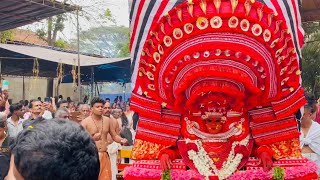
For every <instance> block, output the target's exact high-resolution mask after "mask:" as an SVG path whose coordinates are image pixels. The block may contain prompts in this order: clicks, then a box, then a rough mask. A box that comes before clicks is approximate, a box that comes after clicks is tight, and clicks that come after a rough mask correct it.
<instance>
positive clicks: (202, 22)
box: [196, 17, 209, 30]
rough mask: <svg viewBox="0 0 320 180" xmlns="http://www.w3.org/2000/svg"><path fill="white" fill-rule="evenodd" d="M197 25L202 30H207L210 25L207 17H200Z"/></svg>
mask: <svg viewBox="0 0 320 180" xmlns="http://www.w3.org/2000/svg"><path fill="white" fill-rule="evenodd" d="M196 25H197V27H198V28H199V29H200V30H203V29H206V28H207V27H208V25H209V22H208V19H207V18H205V17H198V19H197V23H196Z"/></svg>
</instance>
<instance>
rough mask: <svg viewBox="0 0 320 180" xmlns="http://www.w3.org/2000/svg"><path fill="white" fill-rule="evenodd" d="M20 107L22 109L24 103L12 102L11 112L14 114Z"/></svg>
mask: <svg viewBox="0 0 320 180" xmlns="http://www.w3.org/2000/svg"><path fill="white" fill-rule="evenodd" d="M20 109H22V104H20V103H16V104H12V105H11V106H10V108H9V110H10V113H11V114H13V113H14V112H15V111H19V110H20Z"/></svg>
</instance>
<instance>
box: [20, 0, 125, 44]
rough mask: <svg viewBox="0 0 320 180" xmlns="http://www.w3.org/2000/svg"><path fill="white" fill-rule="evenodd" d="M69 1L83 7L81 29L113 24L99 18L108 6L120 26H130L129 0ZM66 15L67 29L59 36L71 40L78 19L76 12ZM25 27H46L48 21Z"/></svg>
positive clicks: (75, 32) (32, 28)
mask: <svg viewBox="0 0 320 180" xmlns="http://www.w3.org/2000/svg"><path fill="white" fill-rule="evenodd" d="M60 1H61V0H60ZM69 3H71V4H76V5H79V6H81V7H82V9H83V12H82V13H81V15H80V18H79V25H80V29H81V31H84V30H88V29H89V28H91V27H99V26H103V25H113V24H112V23H105V22H103V21H102V20H101V19H99V17H100V16H102V15H103V14H104V12H105V10H106V9H107V8H109V9H110V10H111V14H112V15H113V16H114V18H115V20H116V23H117V25H118V26H126V27H129V6H128V0H69ZM66 16H67V19H68V20H67V21H66V22H65V29H64V30H63V32H62V33H60V34H58V37H59V38H62V39H64V40H66V41H69V40H71V39H74V38H76V37H77V28H76V27H77V26H76V22H77V21H76V15H75V13H67V14H66ZM23 28H24V29H30V30H32V31H36V30H37V29H41V28H43V29H46V21H41V22H37V23H33V24H31V25H27V26H24V27H23Z"/></svg>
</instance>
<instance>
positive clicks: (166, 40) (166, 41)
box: [163, 36, 172, 47]
mask: <svg viewBox="0 0 320 180" xmlns="http://www.w3.org/2000/svg"><path fill="white" fill-rule="evenodd" d="M163 43H164V45H165V46H166V47H170V46H171V45H172V39H171V37H170V36H164V38H163Z"/></svg>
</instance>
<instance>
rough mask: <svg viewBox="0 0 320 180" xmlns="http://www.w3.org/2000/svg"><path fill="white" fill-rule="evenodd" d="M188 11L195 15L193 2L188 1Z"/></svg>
mask: <svg viewBox="0 0 320 180" xmlns="http://www.w3.org/2000/svg"><path fill="white" fill-rule="evenodd" d="M188 13H189V14H190V16H191V17H193V2H192V1H188Z"/></svg>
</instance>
